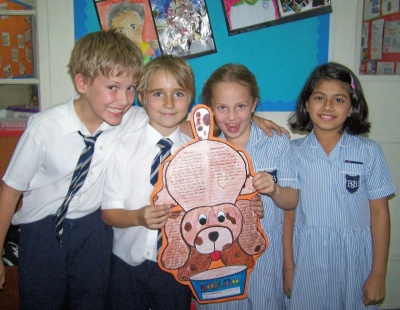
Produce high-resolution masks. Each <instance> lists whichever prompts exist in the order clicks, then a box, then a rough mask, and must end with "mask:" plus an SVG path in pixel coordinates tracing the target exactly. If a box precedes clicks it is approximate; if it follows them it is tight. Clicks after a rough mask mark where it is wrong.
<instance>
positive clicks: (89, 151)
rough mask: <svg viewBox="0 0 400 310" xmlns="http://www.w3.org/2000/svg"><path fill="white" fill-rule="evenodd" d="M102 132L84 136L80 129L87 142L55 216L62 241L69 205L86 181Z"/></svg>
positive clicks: (57, 234) (57, 231) (59, 238)
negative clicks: (96, 144)
mask: <svg viewBox="0 0 400 310" xmlns="http://www.w3.org/2000/svg"><path fill="white" fill-rule="evenodd" d="M101 133H102V132H101V131H100V132H98V133H97V134H96V135H95V136H92V137H91V136H84V135H83V134H82V133H81V132H80V131H79V134H80V135H81V136H82V137H83V141H84V142H85V145H86V147H85V148H84V149H83V151H82V153H81V156H80V157H79V159H78V163H77V164H76V167H75V171H74V174H73V176H72V180H71V183H70V185H69V189H68V193H67V196H65V199H64V202H63V203H62V205H61V206H60V207H59V208H58V210H57V212H56V214H55V215H54V217H55V218H56V220H57V224H56V237H57V240H58V241H59V242H60V243H61V235H62V233H63V223H64V220H65V218H66V216H67V212H68V206H69V203H70V202H71V200H72V198H74V196H75V194H76V193H77V192H78V191H79V189H80V188H81V187H82V185H83V183H85V179H86V176H87V174H88V172H89V167H90V162H91V161H92V157H93V153H94V145H95V143H96V140H97V138H98V137H99V136H100V134H101Z"/></svg>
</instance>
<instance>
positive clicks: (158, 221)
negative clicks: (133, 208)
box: [138, 205, 172, 229]
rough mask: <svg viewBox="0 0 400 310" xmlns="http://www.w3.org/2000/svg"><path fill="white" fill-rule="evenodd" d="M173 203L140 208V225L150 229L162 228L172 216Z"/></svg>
mask: <svg viewBox="0 0 400 310" xmlns="http://www.w3.org/2000/svg"><path fill="white" fill-rule="evenodd" d="M171 208H172V205H158V206H145V207H143V208H141V209H139V210H138V212H139V216H138V217H139V222H140V225H142V226H144V227H146V228H149V229H160V228H161V227H163V226H164V225H165V223H166V222H167V220H168V218H169V217H170V216H171V214H172V211H171Z"/></svg>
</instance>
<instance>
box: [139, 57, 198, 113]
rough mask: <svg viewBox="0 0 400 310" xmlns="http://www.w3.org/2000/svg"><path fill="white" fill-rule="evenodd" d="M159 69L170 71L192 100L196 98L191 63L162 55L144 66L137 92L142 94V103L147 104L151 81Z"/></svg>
mask: <svg viewBox="0 0 400 310" xmlns="http://www.w3.org/2000/svg"><path fill="white" fill-rule="evenodd" d="M159 69H162V70H165V71H167V72H170V73H171V74H172V75H173V76H174V78H175V80H176V82H177V83H178V85H179V86H180V87H182V88H183V89H184V90H186V91H187V92H188V93H189V95H190V101H191V102H192V101H193V100H194V99H195V94H196V87H195V82H194V73H193V70H192V68H191V67H190V65H189V64H188V63H187V62H186V61H185V60H184V59H183V58H180V57H177V56H173V55H161V56H158V57H157V58H154V59H152V60H151V61H150V62H149V63H147V64H146V65H145V66H144V69H143V74H142V77H141V78H140V80H139V84H138V87H137V93H138V94H139V95H140V96H141V98H142V101H144V102H141V104H142V105H146V95H147V91H148V90H149V82H150V80H151V79H152V77H153V75H154V73H155V72H156V71H158V70H159Z"/></svg>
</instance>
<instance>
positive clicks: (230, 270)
mask: <svg viewBox="0 0 400 310" xmlns="http://www.w3.org/2000/svg"><path fill="white" fill-rule="evenodd" d="M246 275H247V266H243V265H238V266H225V267H220V268H215V269H210V270H207V271H203V272H200V273H197V274H195V275H193V276H191V277H190V282H191V284H192V287H193V289H194V291H195V294H196V296H197V300H198V301H199V302H202V301H208V300H210V301H211V300H215V299H221V298H229V297H234V296H238V295H242V294H243V293H244V289H245V284H246Z"/></svg>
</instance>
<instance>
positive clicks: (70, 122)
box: [62, 92, 111, 136]
mask: <svg viewBox="0 0 400 310" xmlns="http://www.w3.org/2000/svg"><path fill="white" fill-rule="evenodd" d="M79 96H80V95H79V93H77V92H76V93H75V94H74V96H73V97H72V98H71V99H70V100H69V101H68V103H67V105H66V109H67V111H66V113H65V118H64V123H63V129H62V133H63V134H64V135H67V134H70V133H74V132H78V131H80V132H81V133H82V134H83V135H87V136H91V134H90V132H89V130H87V129H86V126H85V125H84V124H83V123H82V121H81V120H80V119H79V117H78V115H77V114H76V112H75V109H74V100H76V99H79ZM110 127H111V126H110V125H108V124H107V123H106V122H103V123H101V125H100V126H99V128H97V129H96V132H95V133H94V134H96V133H98V132H99V131H105V130H107V129H109V128H110Z"/></svg>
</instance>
